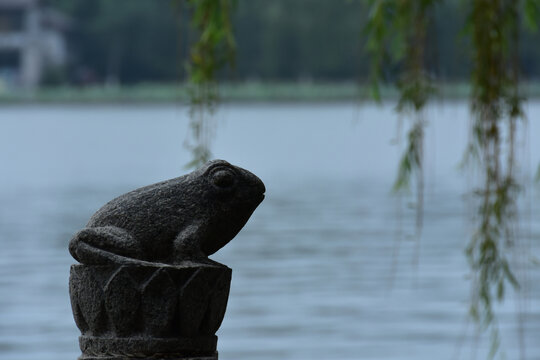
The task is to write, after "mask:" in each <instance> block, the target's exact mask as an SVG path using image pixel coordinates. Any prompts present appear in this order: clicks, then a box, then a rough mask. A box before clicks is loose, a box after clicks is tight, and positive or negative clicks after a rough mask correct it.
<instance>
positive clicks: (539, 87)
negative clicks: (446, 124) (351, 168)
mask: <svg viewBox="0 0 540 360" xmlns="http://www.w3.org/2000/svg"><path fill="white" fill-rule="evenodd" d="M436 88H437V92H436V94H435V96H434V97H433V101H444V100H467V99H468V97H469V94H470V86H469V85H468V84H466V83H452V84H449V83H445V84H439V85H436ZM522 89H523V95H525V96H526V97H527V98H529V99H538V98H540V82H532V83H528V84H524V85H523V86H522ZM380 94H381V100H383V101H386V100H396V99H397V98H398V90H397V89H396V88H395V87H393V86H382V87H381V89H380ZM219 95H220V100H221V101H222V102H223V103H229V102H233V103H234V102H245V103H256V102H338V101H373V98H372V96H371V88H370V87H369V85H359V84H357V83H353V82H341V83H339V82H338V83H321V82H294V83H279V82H268V83H263V82H245V83H238V84H235V83H225V84H221V85H220V86H219ZM189 101H190V100H189V87H188V85H186V84H139V85H132V86H127V85H126V86H115V87H111V86H103V85H99V86H98V85H92V86H87V87H74V86H59V87H44V88H40V89H37V90H35V91H33V92H32V93H25V92H8V91H7V90H2V89H0V104H116V103H118V104H121V103H130V104H139V103H141V104H152V103H175V104H183V105H188V104H189Z"/></svg>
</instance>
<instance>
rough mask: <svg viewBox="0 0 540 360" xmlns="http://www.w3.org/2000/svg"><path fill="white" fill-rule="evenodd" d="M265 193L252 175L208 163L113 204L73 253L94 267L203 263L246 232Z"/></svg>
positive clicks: (75, 241) (76, 240)
mask: <svg viewBox="0 0 540 360" xmlns="http://www.w3.org/2000/svg"><path fill="white" fill-rule="evenodd" d="M264 192H265V187H264V184H263V183H262V181H261V180H260V179H259V178H258V177H256V176H255V175H253V174H252V173H250V172H249V171H247V170H244V169H241V168H239V167H237V166H233V165H231V164H229V163H228V162H226V161H223V160H214V161H210V162H208V163H207V164H206V165H204V166H203V167H201V168H200V169H198V170H196V171H194V172H192V173H190V174H187V175H184V176H181V177H178V178H175V179H171V180H167V181H163V182H160V183H157V184H153V185H149V186H145V187H143V188H140V189H137V190H133V191H131V192H128V193H126V194H124V195H121V196H119V197H117V198H116V199H113V200H111V201H110V202H108V203H107V204H106V205H105V206H103V207H102V208H101V209H99V210H98V211H97V212H96V213H95V214H94V215H93V216H92V217H91V218H90V221H89V222H88V224H87V226H86V228H84V229H82V230H81V231H79V232H78V233H77V234H75V236H74V237H73V238H72V239H71V241H70V244H69V251H70V253H71V255H72V256H73V257H74V258H75V259H76V260H78V261H79V262H81V263H83V264H93V265H103V264H111V263H115V264H132V263H141V261H146V262H159V263H166V264H179V263H181V262H183V261H185V260H193V261H198V262H201V261H205V259H206V258H207V256H208V255H211V254H213V253H215V252H216V251H218V250H219V249H220V248H221V247H223V246H224V245H225V244H227V243H228V242H229V241H230V240H231V239H232V238H233V237H235V236H236V234H237V233H238V232H239V231H240V229H242V227H243V226H244V225H245V223H246V222H247V220H248V219H249V217H250V216H251V214H252V213H253V211H254V210H255V208H256V207H257V206H258V205H259V204H260V202H261V201H262V200H263V199H264Z"/></svg>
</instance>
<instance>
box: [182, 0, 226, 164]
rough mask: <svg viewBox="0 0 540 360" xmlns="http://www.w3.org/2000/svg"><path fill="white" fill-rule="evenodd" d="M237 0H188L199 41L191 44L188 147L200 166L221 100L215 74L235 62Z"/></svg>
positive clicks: (207, 155)
mask: <svg viewBox="0 0 540 360" xmlns="http://www.w3.org/2000/svg"><path fill="white" fill-rule="evenodd" d="M234 2H235V1H234V0H187V3H188V4H189V5H190V8H191V10H192V12H193V13H192V21H191V24H192V28H193V29H194V30H195V31H196V33H197V36H198V38H197V41H196V42H195V43H194V44H193V45H192V46H191V51H190V54H189V64H188V65H187V72H188V76H189V83H190V90H189V91H190V100H191V107H190V124H189V126H190V138H189V139H188V140H186V147H187V148H188V149H190V150H191V153H192V160H191V162H190V163H188V164H187V166H188V167H198V166H200V165H202V164H204V163H205V162H207V161H208V160H210V157H211V150H210V145H211V140H212V137H213V131H214V128H215V124H214V122H213V114H214V112H215V108H216V105H217V102H218V87H217V79H216V73H217V71H218V70H219V69H221V68H222V67H223V66H224V65H226V64H227V63H228V64H230V65H231V66H232V65H233V64H234V57H235V49H236V46H235V41H234V34H233V29H232V24H231V11H232V9H233V7H234Z"/></svg>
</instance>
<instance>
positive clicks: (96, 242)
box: [69, 226, 143, 265]
mask: <svg viewBox="0 0 540 360" xmlns="http://www.w3.org/2000/svg"><path fill="white" fill-rule="evenodd" d="M69 252H70V253H71V255H72V256H73V257H74V258H75V259H76V260H77V261H79V262H80V263H82V264H88V265H90V264H92V265H107V264H133V263H141V262H143V261H142V260H138V259H141V258H142V256H143V251H142V249H141V247H140V245H139V243H138V242H137V241H135V239H134V238H133V237H132V236H131V235H130V234H129V233H128V232H127V231H125V230H124V229H121V228H118V227H115V226H103V227H95V228H84V229H82V230H81V231H79V232H78V233H76V234H75V236H73V238H72V239H71V240H70V242H69Z"/></svg>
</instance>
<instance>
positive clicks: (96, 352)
mask: <svg viewBox="0 0 540 360" xmlns="http://www.w3.org/2000/svg"><path fill="white" fill-rule="evenodd" d="M230 282H231V269H229V268H228V267H227V266H225V265H221V264H215V265H207V264H193V263H190V264H187V265H178V266H172V265H170V266H169V265H162V266H160V265H158V264H156V265H139V264H136V265H110V266H105V265H73V266H72V267H71V273H70V279H69V292H70V297H71V306H72V309H73V316H74V318H75V322H76V324H77V327H78V328H79V329H80V330H81V333H82V335H81V336H80V338H79V345H80V348H81V351H82V355H81V356H80V358H79V359H80V360H120V359H122V360H124V359H139V360H140V359H154V360H157V359H168V360H173V359H174V360H180V359H182V360H187V359H193V360H195V359H197V360H216V359H217V358H218V355H217V350H216V346H217V336H216V335H215V333H216V331H217V330H218V328H219V326H220V325H221V322H222V320H223V317H224V315H225V309H226V307H227V299H228V296H229V288H230Z"/></svg>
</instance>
